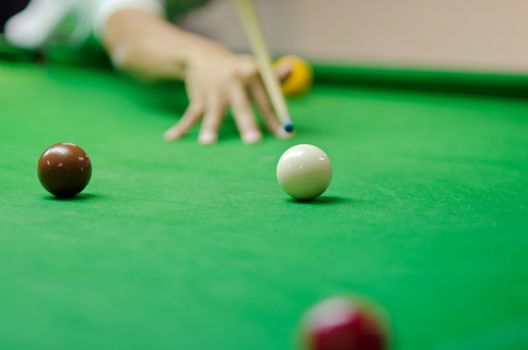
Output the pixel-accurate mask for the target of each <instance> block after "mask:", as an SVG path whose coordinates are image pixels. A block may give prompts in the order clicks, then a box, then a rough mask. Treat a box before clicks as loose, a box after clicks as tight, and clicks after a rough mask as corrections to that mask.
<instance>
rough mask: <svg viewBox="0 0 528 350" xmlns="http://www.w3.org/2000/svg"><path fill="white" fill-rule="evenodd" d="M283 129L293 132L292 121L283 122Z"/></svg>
mask: <svg viewBox="0 0 528 350" xmlns="http://www.w3.org/2000/svg"><path fill="white" fill-rule="evenodd" d="M284 130H286V131H287V132H293V130H295V128H294V127H293V124H292V123H286V124H284Z"/></svg>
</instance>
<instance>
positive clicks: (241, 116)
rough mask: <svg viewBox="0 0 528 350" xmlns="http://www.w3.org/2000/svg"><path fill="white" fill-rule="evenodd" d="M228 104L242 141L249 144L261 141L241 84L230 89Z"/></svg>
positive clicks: (260, 135)
mask: <svg viewBox="0 0 528 350" xmlns="http://www.w3.org/2000/svg"><path fill="white" fill-rule="evenodd" d="M230 102H231V109H232V110H233V116H234V118H235V123H236V125H237V128H238V131H239V132H240V137H241V138H242V141H243V142H244V143H248V144H251V143H257V142H259V141H260V140H262V134H261V132H260V130H259V128H258V126H257V123H256V121H255V116H254V114H253V111H252V110H251V104H250V102H249V99H248V96H247V93H246V91H245V90H244V88H243V87H242V85H241V84H233V86H232V87H231V92H230Z"/></svg>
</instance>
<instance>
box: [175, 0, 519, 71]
mask: <svg viewBox="0 0 528 350" xmlns="http://www.w3.org/2000/svg"><path fill="white" fill-rule="evenodd" d="M255 1H256V4H257V6H258V10H259V16H260V18H261V20H262V23H263V26H264V29H265V34H266V37H267V39H268V42H269V44H270V46H271V47H272V49H273V51H274V53H275V54H283V53H295V54H299V55H302V56H304V57H308V58H312V59H319V60H325V61H344V62H352V63H357V64H371V65H385V66H387V65H388V66H413V67H416V66H425V67H436V68H459V69H475V70H494V71H498V70H499V71H500V70H503V71H525V72H528V0H255ZM180 23H181V25H182V26H184V27H185V28H187V29H190V30H193V31H195V32H199V33H202V34H205V35H207V36H209V37H212V38H214V39H218V40H221V41H223V42H224V43H226V44H227V45H228V46H230V47H231V48H234V49H236V50H247V48H248V46H247V43H246V40H245V37H244V34H243V32H242V30H241V28H240V25H239V21H238V18H237V16H236V13H235V10H234V8H233V4H232V1H231V0H213V1H212V2H211V4H210V5H208V6H207V7H205V8H203V9H200V10H197V11H194V12H193V13H191V14H189V15H188V16H186V17H185V18H183V19H182V20H181V21H180Z"/></svg>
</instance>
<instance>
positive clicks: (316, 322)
mask: <svg viewBox="0 0 528 350" xmlns="http://www.w3.org/2000/svg"><path fill="white" fill-rule="evenodd" d="M301 344H302V346H303V348H304V349H307V350H386V349H387V348H388V326H387V321H386V319H385V318H384V317H383V314H382V313H381V311H379V310H377V309H376V307H375V306H374V305H372V304H369V303H366V302H365V301H361V300H359V299H357V298H352V297H345V296H343V297H333V298H329V299H326V300H323V301H322V302H320V303H319V304H317V305H315V306H314V307H312V308H311V309H310V310H309V311H308V312H307V313H306V315H305V316H304V318H303V321H302V324H301Z"/></svg>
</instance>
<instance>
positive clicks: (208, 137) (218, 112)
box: [198, 99, 225, 145]
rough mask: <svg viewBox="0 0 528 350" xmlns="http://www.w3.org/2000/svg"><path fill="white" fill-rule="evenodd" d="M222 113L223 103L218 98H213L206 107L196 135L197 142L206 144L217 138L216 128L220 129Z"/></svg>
mask: <svg viewBox="0 0 528 350" xmlns="http://www.w3.org/2000/svg"><path fill="white" fill-rule="evenodd" d="M224 115H225V104H224V103H222V102H221V101H220V99H215V100H213V102H212V103H211V104H210V107H209V108H207V110H206V112H205V115H204V119H203V121H202V127H201V129H200V135H199V136H198V142H199V143H201V144H204V145H208V144H212V143H215V142H216V141H217V140H218V130H219V129H220V124H221V123H222V120H223V119H224Z"/></svg>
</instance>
